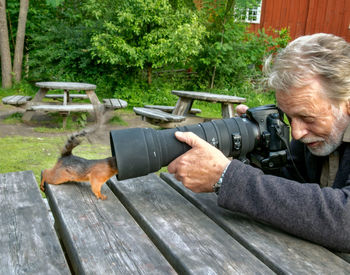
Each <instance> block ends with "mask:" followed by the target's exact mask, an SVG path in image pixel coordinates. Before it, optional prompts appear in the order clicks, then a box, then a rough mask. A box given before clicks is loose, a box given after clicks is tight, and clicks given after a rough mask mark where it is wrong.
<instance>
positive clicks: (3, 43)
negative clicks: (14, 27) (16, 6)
mask: <svg viewBox="0 0 350 275" xmlns="http://www.w3.org/2000/svg"><path fill="white" fill-rule="evenodd" d="M0 54H1V77H2V87H3V88H10V87H11V86H12V79H11V69H12V65H11V53H10V44H9V34H8V29H7V20H6V0H0Z"/></svg>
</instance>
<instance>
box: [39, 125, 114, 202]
mask: <svg viewBox="0 0 350 275" xmlns="http://www.w3.org/2000/svg"><path fill="white" fill-rule="evenodd" d="M88 133H89V131H86V130H83V131H81V132H78V133H76V134H72V135H71V136H70V137H69V138H68V139H67V142H66V144H65V146H64V147H63V149H62V150H61V156H60V157H59V159H58V160H57V162H56V164H55V165H54V167H52V168H51V169H45V170H43V171H42V173H41V183H40V189H41V190H42V191H43V192H44V191H45V187H44V184H45V183H47V184H62V183H65V182H70V181H75V182H86V181H89V182H90V185H91V190H92V192H93V193H94V194H95V196H96V197H97V199H101V200H105V199H107V196H105V195H103V194H101V187H102V185H103V184H104V183H105V182H106V181H107V180H108V179H109V178H111V177H112V176H114V175H116V174H118V167H117V162H116V159H115V157H108V158H105V159H96V160H95V159H93V160H90V159H85V158H81V157H78V156H75V155H73V154H72V151H73V149H74V148H75V147H76V146H78V145H79V144H80V143H81V139H79V138H80V137H84V136H86V135H87V134H88Z"/></svg>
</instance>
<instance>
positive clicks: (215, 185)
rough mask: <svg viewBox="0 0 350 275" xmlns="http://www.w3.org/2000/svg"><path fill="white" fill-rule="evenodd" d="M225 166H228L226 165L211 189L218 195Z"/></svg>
mask: <svg viewBox="0 0 350 275" xmlns="http://www.w3.org/2000/svg"><path fill="white" fill-rule="evenodd" d="M227 167H228V165H227V166H226V168H225V169H224V171H223V172H222V174H221V177H220V178H219V180H218V182H217V183H215V184H214V185H213V191H214V192H215V194H216V195H219V191H220V188H221V184H222V181H223V180H224V176H225V173H226V170H227Z"/></svg>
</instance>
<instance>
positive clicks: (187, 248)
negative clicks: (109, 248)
mask: <svg viewBox="0 0 350 275" xmlns="http://www.w3.org/2000/svg"><path fill="white" fill-rule="evenodd" d="M108 185H109V186H110V187H111V188H112V190H113V192H114V193H115V194H116V195H117V197H118V198H119V199H120V200H121V202H122V203H123V204H124V205H125V206H126V208H127V209H128V211H129V212H130V213H131V214H132V215H133V217H134V218H135V220H136V221H137V222H138V223H139V225H140V226H141V227H142V228H143V230H144V231H145V232H146V233H147V234H148V235H149V236H150V238H151V239H152V240H153V242H154V243H155V244H156V245H157V247H158V248H159V249H160V250H161V251H162V253H163V254H164V255H166V257H167V259H168V261H169V262H170V263H171V264H172V266H173V267H174V268H175V269H176V271H177V272H178V273H179V274H272V273H273V272H272V271H271V270H270V269H269V268H268V267H267V266H266V265H265V264H263V263H262V262H261V261H259V260H258V259H257V258H256V257H254V256H253V255H252V254H251V253H250V252H249V251H248V250H246V249H245V248H244V247H243V246H242V245H240V244H239V243H238V242H237V241H236V240H234V239H233V238H232V237H231V236H230V235H229V234H227V233H226V232H225V231H224V230H223V229H222V228H220V227H219V226H218V225H217V224H216V223H215V222H213V221H212V220H211V219H210V218H208V217H207V216H206V215H205V214H203V213H202V212H201V211H200V210H199V209H197V208H196V207H195V206H194V205H193V204H191V203H190V202H189V201H188V200H186V199H185V198H184V197H183V196H181V195H180V194H179V193H178V192H176V191H175V190H174V189H173V188H171V187H170V186H169V185H167V184H166V183H165V182H164V181H162V180H161V179H160V178H159V177H157V176H156V175H155V174H150V175H148V176H146V177H139V178H135V179H132V180H124V181H117V180H116V178H115V177H113V178H112V179H111V180H109V181H108Z"/></svg>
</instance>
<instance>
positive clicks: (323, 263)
mask: <svg viewBox="0 0 350 275" xmlns="http://www.w3.org/2000/svg"><path fill="white" fill-rule="evenodd" d="M161 177H162V178H163V179H164V180H165V181H166V182H167V183H169V185H171V186H172V187H173V188H175V189H176V190H177V191H178V192H180V193H181V194H183V195H184V196H185V197H186V198H188V199H189V200H190V201H191V202H193V203H194V204H195V205H196V206H197V207H198V208H199V209H201V210H202V211H203V212H204V213H205V214H207V215H208V216H209V217H211V218H212V219H213V220H215V222H217V223H218V224H219V225H220V226H221V227H223V228H225V230H226V231H227V232H228V233H229V234H230V235H232V236H233V237H234V238H235V239H237V240H239V241H240V243H242V244H243V245H244V246H245V247H247V248H248V249H249V250H250V251H251V252H252V253H253V254H254V255H256V256H257V257H258V258H260V259H261V260H262V261H263V262H265V263H266V264H267V265H268V266H270V268H271V269H273V270H274V271H276V272H277V273H289V274H303V273H304V274H331V273H334V274H349V273H350V264H349V263H347V262H346V261H344V260H343V259H341V258H340V257H338V256H337V255H335V254H333V253H332V252H330V251H329V250H327V249H325V248H323V247H321V246H319V245H316V244H313V243H310V242H308V241H305V240H302V239H299V238H296V237H293V236H291V235H289V234H286V233H284V232H281V231H280V230H278V229H274V228H272V227H270V226H267V225H263V224H261V223H258V222H254V221H252V220H250V219H248V218H246V217H244V216H242V215H239V214H237V213H233V212H231V211H228V210H226V209H224V208H221V207H219V206H217V196H216V194H214V193H201V194H197V193H193V192H192V191H190V190H189V189H187V188H185V187H184V186H183V184H182V183H181V182H179V181H177V180H176V179H175V178H174V177H173V175H171V174H168V173H162V174H161Z"/></svg>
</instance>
